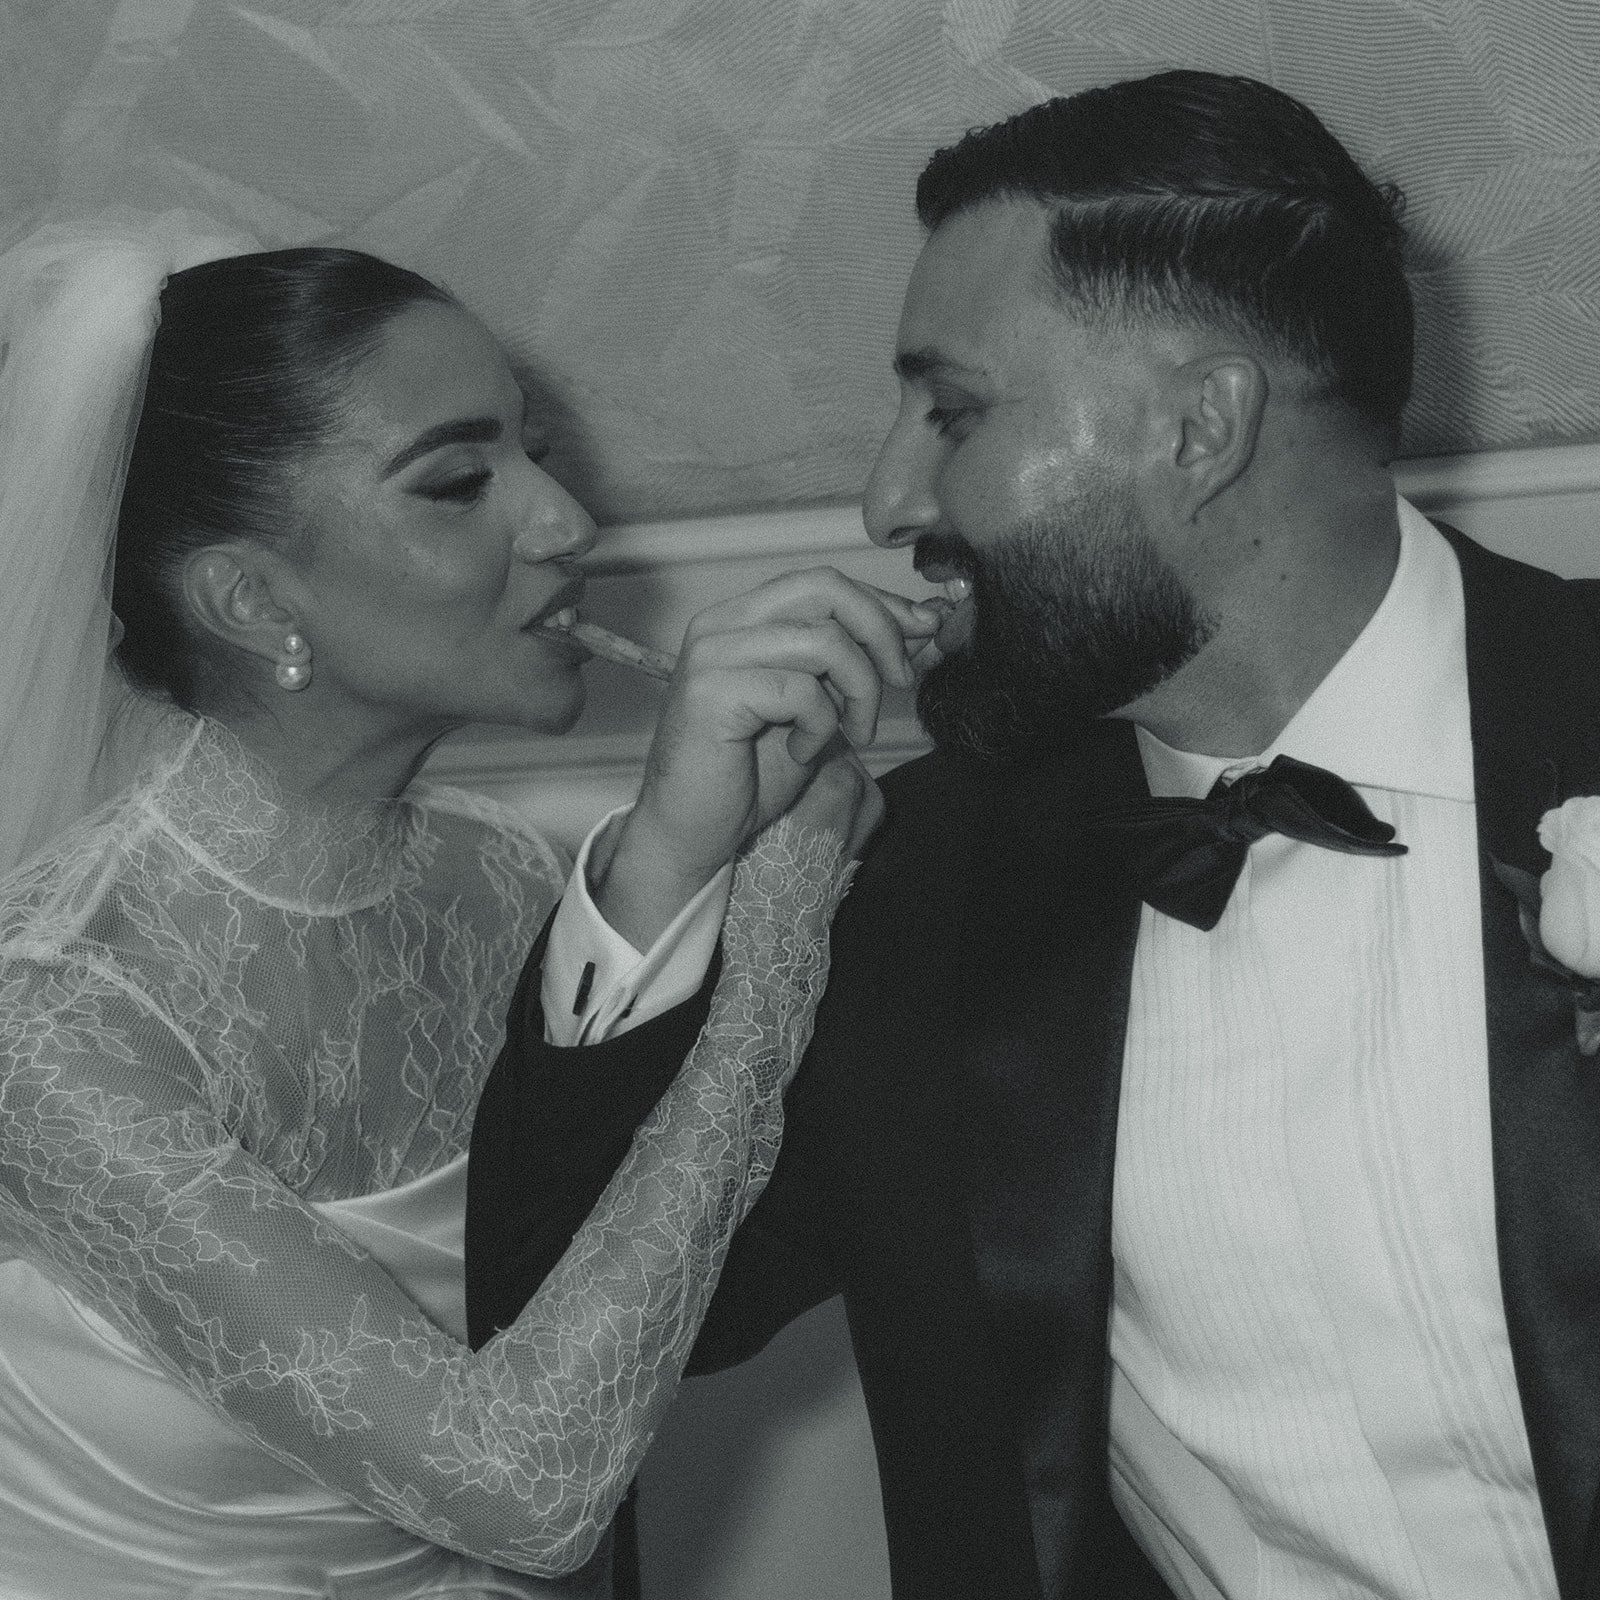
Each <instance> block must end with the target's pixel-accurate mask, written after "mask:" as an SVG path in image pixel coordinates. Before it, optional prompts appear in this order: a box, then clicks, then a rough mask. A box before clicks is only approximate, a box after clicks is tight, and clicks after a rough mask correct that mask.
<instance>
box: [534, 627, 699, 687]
mask: <svg viewBox="0 0 1600 1600" xmlns="http://www.w3.org/2000/svg"><path fill="white" fill-rule="evenodd" d="M561 631H562V632H563V633H570V634H571V635H572V637H573V638H574V639H576V640H577V641H578V643H579V644H581V645H583V646H584V648H585V649H588V650H592V651H593V652H594V653H595V654H596V655H597V656H599V657H601V659H602V660H605V661H615V662H616V664H617V665H618V666H619V667H632V668H633V670H634V671H635V672H642V673H644V675H645V676H646V677H647V678H658V679H660V680H661V682H663V683H665V682H666V681H667V679H668V678H670V677H671V676H672V669H673V667H674V666H675V665H676V662H675V660H674V658H673V657H672V656H669V655H667V654H666V653H665V651H662V650H651V649H650V648H649V647H648V646H646V645H642V644H635V643H634V642H633V640H632V639H624V638H623V637H622V635H621V634H620V633H613V632H612V631H611V630H610V629H609V628H602V627H601V626H600V625H599V624H598V623H595V622H574V623H573V624H572V626H571V627H569V628H563V629H562V630H561Z"/></svg>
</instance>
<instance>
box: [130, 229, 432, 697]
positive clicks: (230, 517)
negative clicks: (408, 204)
mask: <svg viewBox="0 0 1600 1600" xmlns="http://www.w3.org/2000/svg"><path fill="white" fill-rule="evenodd" d="M429 302H434V303H443V304H447V305H448V304H452V303H453V302H452V301H451V298H450V296H449V295H448V294H446V293H445V291H444V290H443V289H441V288H439V286H438V285H437V284H434V283H430V282H429V281H428V280H427V279H426V278H424V277H420V276H419V275H418V274H417V273H415V272H410V271H408V270H407V269H406V268H404V267H397V266H394V265H393V264H392V263H390V262H387V261H380V260H379V259H378V258H377V257H375V256H369V255H365V254H363V253H362V252H360V251H357V250H334V249H321V248H306V249H298V250H271V251H266V252H263V253H260V254H255V255H244V256H231V257H228V258H226V259H224V260H221V261H210V262H206V263H205V264H204V265H202V266H198V267H190V268H189V269H188V270H186V271H184V272H177V273H174V274H173V275H172V277H170V278H169V279H168V280H167V284H166V287H165V288H164V289H163V290H162V291H161V325H160V327H159V328H158V329H157V330H156V336H155V341H154V344H153V346H152V348H151V353H150V373H149V378H148V381H147V384H146V388H145V397H144V406H143V409H142V410H141V412H140V415H139V427H138V431H137V433H136V434H135V436H134V443H133V450H132V454H131V456H130V459H129V463H128V475H127V482H126V484H125V486H124V488H123V492H122V508H121V513H120V516H119V519H118V524H117V552H116V565H115V582H114V588H113V593H112V606H113V609H114V610H115V611H116V614H117V617H118V619H119V620H120V621H121V623H122V626H123V629H124V632H123V636H122V640H121V643H120V644H119V645H118V647H117V659H118V661H119V663H120V664H121V667H122V670H123V672H124V673H125V674H126V676H127V677H128V678H129V680H130V681H131V682H132V683H133V684H134V685H135V687H137V688H139V689H142V690H144V691H145V692H147V693H149V692H154V693H156V694H161V695H166V696H170V697H171V699H172V700H173V701H175V702H176V703H177V704H178V705H180V706H183V707H184V708H185V709H187V710H191V711H192V710H195V709H197V708H198V702H199V700H200V699H201V698H202V690H203V688H204V686H205V682H206V679H207V676H208V674H209V675H211V676H214V677H215V676H218V675H220V676H221V677H224V678H225V676H226V673H225V671H224V670H223V669H222V663H221V660H220V650H219V648H218V647H215V646H213V645H212V644H211V642H210V641H209V638H208V636H206V635H205V634H204V633H203V631H202V630H201V629H200V628H199V627H198V625H196V624H194V623H192V622H190V621H189V619H188V614H187V607H186V604H185V601H184V598H183V569H184V565H185V563H186V561H187V560H188V558H189V557H190V555H192V554H193V553H194V552H195V551H196V550H200V549H203V548H204V547H205V546H206V545H208V544H215V543H217V542H219V541H221V540H225V539H229V538H233V537H237V536H239V535H244V536H247V537H251V538H257V539H266V540H270V539H273V538H276V537H278V536H280V535H281V534H282V533H283V532H284V530H285V518H284V511H285V507H286V502H287V494H288V489H289V486H290V483H291V481H292V476H293V467H294V463H295V460H296V458H297V457H298V456H299V455H300V454H301V453H303V452H304V451H306V450H308V449H311V448H314V447H315V446H317V445H318V444H320V443H322V442H323V441H324V440H326V439H327V438H328V437H329V435H330V434H331V433H332V431H333V429H334V427H335V425H336V424H337V422H338V419H339V415H340V406H341V403H342V401H343V399H344V396H345V393H346V390H347V387H348V384H349V381H350V377H351V374H352V372H353V371H354V369H355V367H356V365H357V363H359V362H360V361H361V359H362V358H363V357H364V356H366V355H368V354H370V353H371V352H372V350H373V349H374V348H375V347H376V345H377V343H378V341H379V339H380V338H381V336H382V334H383V330H384V327H385V326H386V325H387V324H388V322H389V321H390V320H391V319H392V318H393V317H395V316H397V315H398V314H399V313H400V312H402V311H404V310H406V309H407V308H408V307H410V306H414V305H418V304H424V303H429Z"/></svg>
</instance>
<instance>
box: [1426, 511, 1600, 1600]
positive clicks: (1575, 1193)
mask: <svg viewBox="0 0 1600 1600" xmlns="http://www.w3.org/2000/svg"><path fill="white" fill-rule="evenodd" d="M1445 531H1446V533H1447V534H1449V535H1450V536H1451V542H1452V544H1454V545H1455V548H1456V551H1457V554H1458V556H1459V557H1460V560H1461V571H1462V580H1463V587H1464V590H1465V596H1466V618H1467V676H1468V687H1469V692H1470V696H1471V703H1472V735H1473V752H1474V754H1473V760H1474V768H1475V772H1474V781H1475V788H1476V795H1477V806H1478V831H1479V844H1480V862H1481V881H1482V900H1483V950H1484V980H1485V991H1486V992H1485V1003H1486V1012H1487V1019H1488V1034H1489V1094H1490V1115H1491V1121H1492V1126H1493V1145H1494V1157H1493V1159H1494V1185H1495V1211H1496V1227H1497V1233H1498V1243H1499V1257H1500V1277H1501V1289H1502V1294H1503V1297H1504V1300H1505V1309H1506V1318H1507V1323H1508V1326H1509V1329H1510V1337H1511V1349H1512V1356H1513V1359H1514V1361H1515V1365H1516V1373H1517V1384H1518V1389H1519V1393H1520V1396H1521V1401H1522V1409H1523V1415H1524V1417H1525V1419H1526V1423H1527V1429H1528V1438H1529V1444H1530V1447H1531V1450H1532V1455H1533V1464H1534V1471H1535V1474H1536V1477H1537V1480H1538V1485H1539V1494H1540V1499H1541V1501H1542V1503H1543V1507H1544V1516H1545V1525H1546V1528H1547V1530H1548V1532H1549V1536H1550V1543H1551V1549H1552V1551H1553V1553H1554V1558H1555V1567H1556V1573H1557V1578H1558V1582H1559V1585H1560V1593H1561V1596H1562V1600H1579V1597H1583V1600H1594V1597H1595V1596H1600V1568H1597V1567H1596V1563H1595V1554H1594V1551H1593V1550H1592V1548H1590V1547H1592V1545H1593V1543H1594V1533H1593V1531H1592V1529H1593V1523H1594V1508H1595V1502H1596V1493H1597V1489H1600V1058H1587V1057H1585V1056H1583V1055H1581V1054H1580V1053H1579V1051H1578V1048H1577V1039H1576V1033H1575V1029H1574V1021H1573V1007H1572V997H1571V993H1570V991H1569V990H1568V989H1567V987H1566V986H1565V985H1564V984H1563V983H1562V982H1560V981H1559V980H1558V979H1557V978H1556V977H1555V976H1554V975H1552V974H1551V973H1549V972H1548V971H1546V970H1543V969H1541V968H1538V967H1536V966H1534V964H1533V963H1532V961H1531V960H1530V959H1529V948H1528V943H1527V941H1526V939H1525V938H1524V936H1523V934H1522V931H1521V928H1520V926H1519V923H1518V914H1517V904H1516V901H1515V898H1514V897H1513V895H1512V894H1511V893H1510V891H1509V890H1508V889H1507V888H1506V887H1505V885H1504V884H1503V883H1502V882H1501V881H1500V878H1499V877H1498V875H1497V874H1496V872H1495V869H1494V862H1495V861H1496V860H1498V861H1500V862H1504V863H1506V864H1509V865H1512V866H1517V867H1520V868H1522V869H1523V870H1525V871H1530V872H1535V873H1537V872H1540V871H1542V870H1543V868H1544V867H1545V866H1546V865H1547V864H1548V863H1547V858H1546V857H1545V856H1544V853H1543V851H1542V850H1541V849H1540V847H1539V845H1538V840H1537V834H1536V829H1537V825H1538V821H1539V817H1540V814H1541V813H1542V812H1543V811H1544V810H1545V809H1546V808H1547V807H1548V806H1550V805H1552V804H1554V803H1556V801H1557V800H1558V799H1563V798H1566V797H1567V796H1569V795H1573V794H1593V793H1600V638H1597V635H1596V629H1595V624H1594V621H1593V620H1592V618H1591V615H1590V613H1589V612H1588V611H1587V610H1586V609H1585V607H1584V606H1583V604H1582V603H1581V602H1580V601H1579V600H1578V598H1577V597H1576V594H1575V592H1574V591H1572V590H1570V589H1568V588H1567V586H1565V585H1564V584H1562V583H1561V581H1560V580H1558V579H1554V578H1551V577H1550V576H1548V575H1547V574H1544V573H1541V572H1537V571H1535V570H1534V569H1532V568H1528V567H1523V566H1520V565H1519V564H1517V563H1514V562H1509V561H1505V560H1503V559H1502V558H1500V557H1497V556H1493V555H1490V554H1489V553H1488V552H1486V551H1484V550H1482V549H1481V548H1479V547H1478V546H1476V545H1473V544H1472V543H1470V541H1467V540H1465V539H1463V538H1462V537H1461V535H1459V534H1456V533H1454V531H1453V530H1450V529H1446V530H1445ZM1586 1552H1587V1553H1586Z"/></svg>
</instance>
